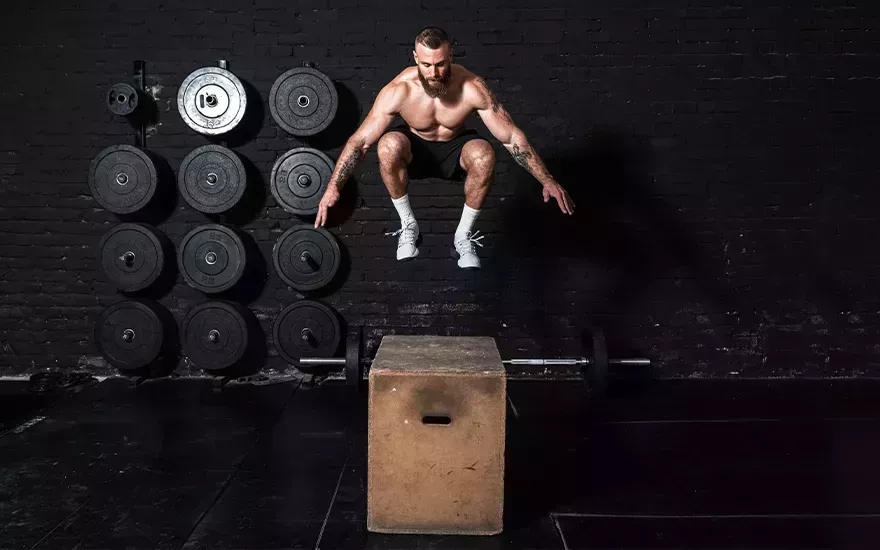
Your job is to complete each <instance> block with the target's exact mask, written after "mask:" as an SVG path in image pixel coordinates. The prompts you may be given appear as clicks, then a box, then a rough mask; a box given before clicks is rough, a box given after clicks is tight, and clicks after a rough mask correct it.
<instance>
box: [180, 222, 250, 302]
mask: <svg viewBox="0 0 880 550" xmlns="http://www.w3.org/2000/svg"><path fill="white" fill-rule="evenodd" d="M177 263H178V266H179V267H180V273H181V274H182V275H183V278H184V279H185V280H186V282H187V283H188V284H189V285H190V286H191V287H193V288H195V289H198V290H201V291H202V292H207V293H215V292H223V291H226V290H229V289H230V288H232V287H233V286H235V284H236V283H237V282H238V281H239V279H241V277H242V275H244V270H245V267H246V264H247V259H246V252H245V246H244V242H243V241H242V240H241V237H240V236H239V235H238V234H237V233H236V232H235V230H234V229H233V228H231V227H227V226H225V225H221V224H206V225H200V226H199V227H196V228H195V229H193V230H192V231H190V232H189V233H187V234H186V236H185V237H184V238H183V240H182V241H181V242H180V246H179V248H178V255H177Z"/></svg>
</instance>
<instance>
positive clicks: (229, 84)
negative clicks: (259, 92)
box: [177, 67, 247, 135]
mask: <svg viewBox="0 0 880 550" xmlns="http://www.w3.org/2000/svg"><path fill="white" fill-rule="evenodd" d="M246 108H247V94H246V93H245V90H244V86H243V85H242V83H241V81H240V80H239V79H238V78H237V77H236V76H235V75H234V74H232V73H231V72H229V71H227V70H226V69H221V68H220V67H204V68H202V69H198V70H197V71H193V72H192V73H190V75H189V76H187V77H186V78H185V79H184V81H183V84H181V85H180V90H178V92H177V110H178V111H179V112H180V116H181V118H183V121H184V122H186V124H187V126H189V127H190V128H192V129H193V130H195V131H196V132H199V133H201V134H208V135H219V134H225V133H227V132H229V131H230V130H232V129H233V128H235V127H236V126H238V123H239V122H241V119H242V118H244V113H245V109H246Z"/></svg>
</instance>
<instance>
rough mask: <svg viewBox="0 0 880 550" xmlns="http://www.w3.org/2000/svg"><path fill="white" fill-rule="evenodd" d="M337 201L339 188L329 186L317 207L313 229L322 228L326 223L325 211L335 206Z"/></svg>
mask: <svg viewBox="0 0 880 550" xmlns="http://www.w3.org/2000/svg"><path fill="white" fill-rule="evenodd" d="M338 200H339V188H337V187H336V186H335V185H333V184H330V185H328V186H327V189H326V190H325V191H324V196H323V197H321V203H320V204H319V205H318V216H317V217H316V218H315V227H316V228H317V227H324V224H325V223H327V209H328V208H330V207H331V206H333V205H334V204H336V201H338Z"/></svg>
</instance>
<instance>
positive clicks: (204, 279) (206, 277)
mask: <svg viewBox="0 0 880 550" xmlns="http://www.w3.org/2000/svg"><path fill="white" fill-rule="evenodd" d="M202 284H205V285H213V284H214V277H211V276H210V275H202Z"/></svg>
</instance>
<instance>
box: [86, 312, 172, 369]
mask: <svg viewBox="0 0 880 550" xmlns="http://www.w3.org/2000/svg"><path fill="white" fill-rule="evenodd" d="M161 308H162V306H160V305H159V304H156V303H153V302H151V301H149V300H125V301H122V302H118V303H116V304H113V305H112V306H110V307H108V308H107V309H106V310H104V313H102V314H101V317H100V318H99V319H98V322H97V323H96V325H95V342H96V344H97V345H98V348H99V349H100V351H101V355H102V356H103V357H104V359H106V360H107V362H108V363H110V364H111V365H113V366H114V367H117V368H119V369H122V370H134V369H139V368H142V367H145V366H147V365H149V364H151V363H152V362H153V361H155V360H156V359H157V358H158V357H159V356H160V355H161V353H162V350H163V348H164V346H165V334H166V327H165V325H164V324H163V322H162V318H163V317H164V315H163V312H162V311H161Z"/></svg>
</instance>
